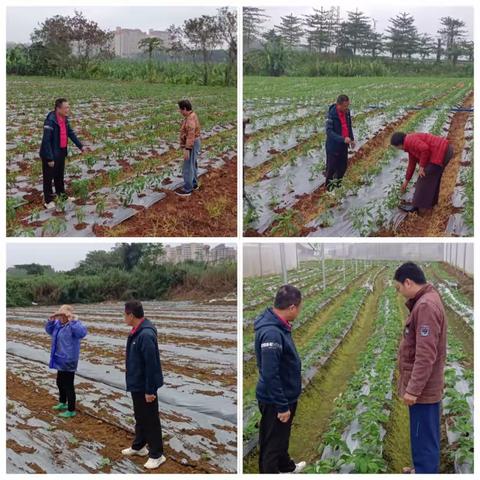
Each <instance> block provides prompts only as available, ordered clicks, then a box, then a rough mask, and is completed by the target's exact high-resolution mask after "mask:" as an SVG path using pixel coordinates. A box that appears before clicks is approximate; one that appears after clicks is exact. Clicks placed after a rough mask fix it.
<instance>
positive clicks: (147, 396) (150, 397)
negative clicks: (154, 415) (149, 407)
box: [145, 393, 156, 403]
mask: <svg viewBox="0 0 480 480" xmlns="http://www.w3.org/2000/svg"><path fill="white" fill-rule="evenodd" d="M155 398H156V395H149V394H148V393H146V394H145V401H146V402H147V403H152V402H153V401H154V400H155Z"/></svg>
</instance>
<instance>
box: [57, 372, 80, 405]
mask: <svg viewBox="0 0 480 480" xmlns="http://www.w3.org/2000/svg"><path fill="white" fill-rule="evenodd" d="M74 380H75V372H62V371H60V370H58V371H57V387H58V401H59V402H60V403H68V411H69V412H74V411H75V402H76V399H77V397H76V395H75V386H74V384H73V382H74Z"/></svg>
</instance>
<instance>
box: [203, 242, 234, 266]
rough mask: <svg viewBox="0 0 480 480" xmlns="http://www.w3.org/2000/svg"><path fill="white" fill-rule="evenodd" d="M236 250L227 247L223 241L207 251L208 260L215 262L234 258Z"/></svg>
mask: <svg viewBox="0 0 480 480" xmlns="http://www.w3.org/2000/svg"><path fill="white" fill-rule="evenodd" d="M236 259H237V251H236V250H235V248H233V247H229V246H227V245H225V244H224V243H221V244H220V245H217V246H215V247H213V248H212V249H211V250H210V253H209V262H210V263H217V262H224V261H226V260H236Z"/></svg>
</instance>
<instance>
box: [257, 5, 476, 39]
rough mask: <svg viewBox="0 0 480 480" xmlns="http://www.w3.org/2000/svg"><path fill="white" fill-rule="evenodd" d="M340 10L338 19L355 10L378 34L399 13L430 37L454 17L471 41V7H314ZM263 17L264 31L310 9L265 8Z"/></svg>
mask: <svg viewBox="0 0 480 480" xmlns="http://www.w3.org/2000/svg"><path fill="white" fill-rule="evenodd" d="M339 4H340V6H341V9H340V15H341V17H342V18H346V12H347V11H349V10H352V11H354V10H355V9H356V8H358V9H359V10H360V11H362V12H363V13H365V14H366V15H367V16H369V17H370V18H373V19H374V20H375V21H376V28H377V31H378V32H383V31H384V30H385V29H386V28H387V26H388V19H389V18H391V17H394V16H395V15H397V14H398V13H401V12H407V13H410V14H411V15H413V16H414V18H415V24H416V26H417V28H418V30H419V32H420V33H429V34H431V35H435V34H436V33H437V30H438V29H439V28H440V18H441V17H454V18H459V19H461V20H463V21H464V22H465V25H466V30H467V32H468V34H467V38H469V39H472V38H473V8H472V7H463V6H458V7H441V6H436V7H415V6H410V5H408V4H407V5H405V4H403V3H401V2H398V3H395V4H393V5H392V4H387V5H385V6H382V5H366V6H364V5H363V4H362V3H361V2H359V3H352V2H338V3H333V4H331V3H323V2H318V3H316V4H315V8H317V9H318V8H320V7H321V6H323V7H324V8H330V7H331V6H332V5H333V6H337V5H339ZM265 13H266V14H268V15H269V16H270V17H271V19H269V20H268V21H267V22H265V23H264V26H265V27H267V28H272V27H273V26H274V25H278V24H280V17H284V16H286V15H289V14H291V13H293V14H294V15H296V16H301V15H305V14H311V13H313V8H312V7H311V6H309V7H301V6H281V7H280V6H279V7H265Z"/></svg>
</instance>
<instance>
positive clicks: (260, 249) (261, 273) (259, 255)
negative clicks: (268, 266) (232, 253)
mask: <svg viewBox="0 0 480 480" xmlns="http://www.w3.org/2000/svg"><path fill="white" fill-rule="evenodd" d="M258 263H259V264H260V276H261V277H263V262H262V244H261V243H259V244H258Z"/></svg>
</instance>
